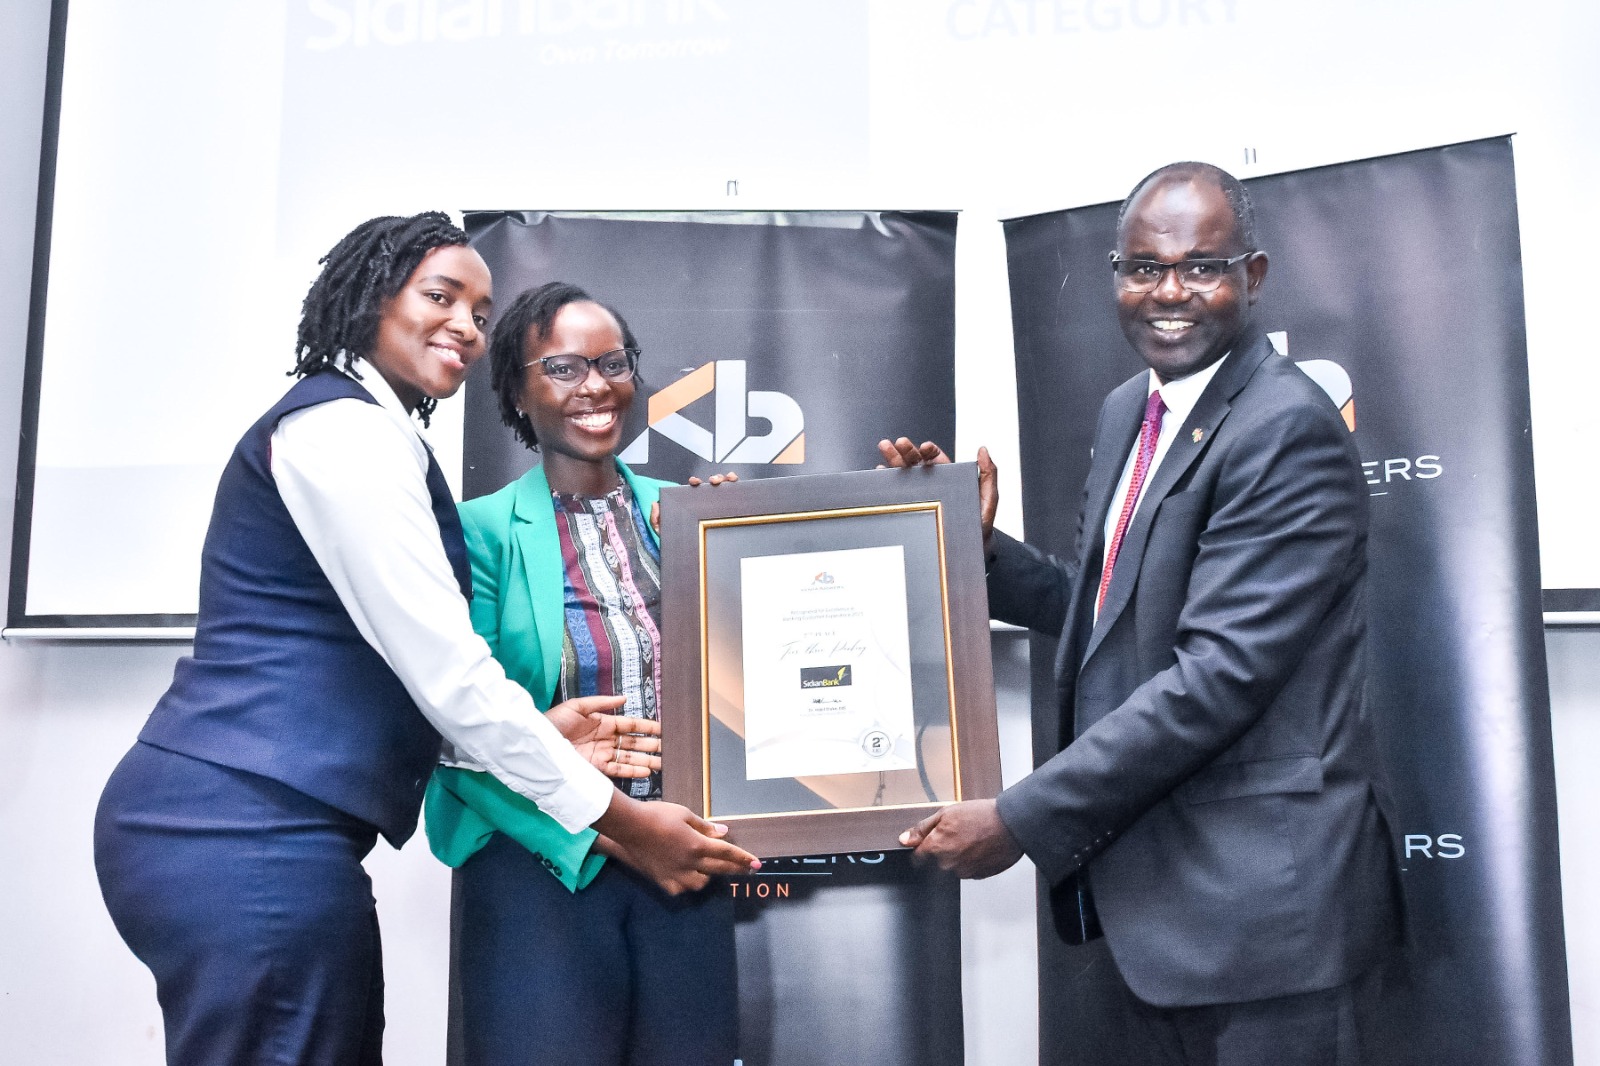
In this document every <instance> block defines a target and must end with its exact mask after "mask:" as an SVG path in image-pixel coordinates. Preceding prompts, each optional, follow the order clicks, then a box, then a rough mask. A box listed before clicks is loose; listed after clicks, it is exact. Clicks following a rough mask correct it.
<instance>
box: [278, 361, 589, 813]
mask: <svg viewBox="0 0 1600 1066" xmlns="http://www.w3.org/2000/svg"><path fill="white" fill-rule="evenodd" d="M356 366H357V369H358V372H359V373H360V374H361V385H362V387H363V388H365V389H366V390H367V392H369V393H371V394H372V398H373V399H375V400H377V401H378V402H377V403H376V404H370V403H367V402H366V401H364V400H359V399H355V398H347V399H339V400H332V401H330V402H328V403H323V404H318V405H317V406H315V407H307V408H303V409H301V410H299V411H295V412H293V413H291V414H289V415H288V416H286V417H285V418H283V420H282V421H280V422H279V423H278V426H277V429H276V431H275V432H274V433H273V434H272V477H273V480H274V481H276V482H277V486H278V493H279V495H280V496H282V498H283V502H284V506H285V507H287V508H288V510H289V515H290V517H292V518H293V519H294V524H295V526H296V528H298V529H299V531H300V535H301V536H303V537H304V538H305V541H306V544H307V546H308V547H310V549H311V554H312V555H313V556H315V557H316V560H317V563H318V564H319V565H320V566H321V567H322V572H323V574H325V575H326V576H327V578H328V581H329V582H330V583H331V584H332V585H333V588H334V591H335V592H336V593H337V594H338V596H339V601H340V602H341V603H342V604H344V607H345V610H347V611H349V612H350V618H351V620H352V621H353V622H355V625H356V628H357V629H358V630H360V632H361V635H362V636H363V637H365V638H366V640H367V643H369V644H371V645H372V647H373V648H374V649H376V650H377V652H378V654H379V655H381V656H383V659H384V661H385V662H386V663H388V664H389V667H390V669H392V670H393V671H394V672H395V674H396V675H398V676H399V678H400V681H401V683H402V684H404V685H405V688H406V691H407V692H408V693H410V694H411V698H412V699H413V700H415V701H416V704H417V707H418V708H420V709H421V711H422V713H423V715H424V716H426V718H427V719H428V721H429V722H431V723H432V724H433V727H434V728H435V729H437V730H438V731H439V732H440V733H441V734H442V735H443V736H444V738H445V761H446V762H447V763H450V764H452V765H464V766H467V767H469V768H470V769H475V770H476V769H484V770H488V771H489V772H490V773H492V774H494V776H495V777H497V778H499V779H500V780H501V781H503V782H504V783H505V784H506V786H507V787H509V788H510V789H512V790H513V791H514V792H517V793H519V794H521V795H523V796H526V797H527V798H528V799H530V800H532V801H533V802H534V803H536V804H538V805H539V807H540V809H542V810H544V811H545V812H546V813H548V814H549V815H550V816H551V817H553V818H555V820H556V821H558V822H560V823H561V825H562V827H563V828H565V829H566V830H567V831H568V832H577V831H578V830H580V829H583V828H584V827H586V826H588V825H589V824H590V823H592V822H593V821H594V820H595V819H597V818H599V817H600V816H601V815H602V814H604V813H605V810H606V808H607V806H608V805H609V804H610V802H611V798H612V795H613V794H614V792H615V789H614V788H613V786H612V783H611V781H610V780H609V779H608V778H606V776H605V775H604V774H602V773H601V772H600V771H599V770H598V769H596V768H595V767H593V766H591V765H590V764H589V762H588V761H587V760H585V759H584V758H583V757H582V756H580V755H579V754H578V753H577V751H576V750H575V749H574V748H573V746H572V745H571V744H570V743H568V741H567V740H566V739H565V738H564V737H562V736H561V733H560V731H559V730H557V729H556V727H555V726H553V725H551V724H550V723H549V722H548V721H546V720H545V717H544V715H543V714H541V713H540V712H539V709H538V708H537V707H535V706H534V703H533V699H532V697H530V696H529V695H528V693H527V691H526V690H525V689H523V687H522V686H521V685H518V684H517V683H516V682H514V681H512V680H510V679H509V678H507V677H506V675H505V671H504V670H502V669H501V667H500V664H499V663H498V662H496V661H495V660H494V657H493V656H492V655H490V654H489V646H488V645H487V644H485V643H484V641H483V638H482V637H480V636H478V634H476V633H474V632H473V630H472V621H471V618H470V616H469V614H468V608H467V601H466V599H465V597H463V596H462V595H461V588H460V586H459V585H458V584H457V582H456V577H455V573H454V571H453V570H452V569H451V567H450V560H449V558H448V557H447V556H446V555H445V551H444V543H443V542H442V541H441V540H440V538H439V524H438V522H437V520H436V519H435V518H434V516H433V505H432V500H431V497H430V496H429V493H428V486H427V471H428V452H427V445H426V444H425V443H423V440H422V437H421V436H420V435H419V434H418V432H417V429H416V426H415V425H414V424H413V423H412V421H411V416H410V415H409V414H407V413H406V409H405V407H404V405H402V404H401V402H400V400H399V398H398V397H397V396H395V394H394V390H393V389H391V388H390V387H389V384H388V382H386V381H384V379H383V376H382V375H381V374H379V373H378V372H377V370H376V369H375V368H374V367H372V366H371V365H370V364H368V363H365V362H361V361H357V364H356Z"/></svg>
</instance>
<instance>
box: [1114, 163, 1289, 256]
mask: <svg viewBox="0 0 1600 1066" xmlns="http://www.w3.org/2000/svg"><path fill="white" fill-rule="evenodd" d="M1168 178H1204V179H1206V180H1208V181H1210V182H1212V183H1213V184H1215V185H1216V187H1217V188H1218V189H1221V190H1222V195H1223V197H1224V198H1225V199H1226V200H1227V201H1228V207H1229V208H1231V209H1232V210H1233V224H1234V231H1235V232H1236V233H1237V234H1238V235H1239V240H1241V241H1242V242H1244V246H1245V249H1246V250H1247V251H1252V252H1253V251H1257V250H1259V247H1260V246H1259V245H1258V244H1257V243H1256V241H1257V237H1256V208H1255V204H1254V203H1252V202H1251V200H1250V193H1249V191H1248V190H1247V189H1246V188H1245V187H1244V183H1243V182H1241V181H1240V180H1239V179H1238V178H1236V177H1234V176H1233V175H1232V174H1229V173H1228V172H1227V171H1226V170H1223V169H1222V168H1221V167H1219V166H1213V165H1212V164H1210V163H1197V162H1194V161H1193V160H1187V161H1185V162H1182V163H1168V164H1167V165H1166V166H1164V167H1159V168H1157V169H1155V170H1152V171H1151V172H1150V173H1148V174H1146V175H1145V176H1144V177H1142V178H1140V179H1139V184H1137V185H1135V186H1134V187H1133V191H1132V192H1130V193H1128V196H1127V199H1125V200H1123V201H1122V206H1121V207H1119V208H1117V239H1118V240H1119V241H1120V240H1121V238H1122V222H1123V219H1125V218H1127V217H1128V205H1129V204H1131V203H1133V201H1134V198H1135V197H1137V196H1138V195H1139V194H1140V193H1141V192H1143V191H1144V188H1145V186H1147V185H1149V184H1151V183H1152V182H1156V181H1166V180H1167V179H1168Z"/></svg>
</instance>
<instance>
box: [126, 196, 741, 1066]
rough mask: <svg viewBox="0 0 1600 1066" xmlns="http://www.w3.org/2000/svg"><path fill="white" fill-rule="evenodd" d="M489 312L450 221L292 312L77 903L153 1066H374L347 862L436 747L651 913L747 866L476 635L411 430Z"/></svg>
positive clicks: (404, 804) (461, 559)
mask: <svg viewBox="0 0 1600 1066" xmlns="http://www.w3.org/2000/svg"><path fill="white" fill-rule="evenodd" d="M489 309H490V279H489V271H488V268H487V267H486V266H485V265H484V262H483V260H482V258H481V257H479V255H478V254H477V252H475V251H474V250H472V249H471V248H470V247H468V245H467V237H466V234H465V233H463V232H462V231H461V230H459V229H457V228H456V227H455V226H454V225H452V224H451V223H450V221H449V219H448V218H447V217H446V216H444V215H441V214H438V213H428V214H422V215H416V216H413V217H409V218H394V217H387V218H378V219H373V220H371V221H369V222H366V223H363V224H362V225H361V226H358V227H357V228H356V229H355V230H354V231H352V232H351V233H350V234H349V235H348V236H346V237H345V238H344V239H343V240H342V241H340V242H339V244H338V245H336V246H335V247H334V249H333V250H332V251H331V252H329V253H328V255H327V256H326V257H325V258H324V260H323V268H322V271H321V273H320V275H319V276H318V277H317V280H316V281H315V282H314V283H313V284H312V286H311V290H310V292H309V293H308V294H307V296H306V299H305V304H304V308H303V312H302V317H301V322H300V330H299V338H298V344H297V347H296V353H297V356H298V361H297V363H296V366H295V371H294V372H295V373H296V374H297V375H299V376H300V378H301V380H300V381H299V382H298V383H297V384H296V385H295V386H294V387H293V388H291V389H290V390H289V392H288V393H287V394H286V395H285V396H284V398H283V399H282V400H280V401H279V402H278V403H277V404H275V405H274V406H273V407H272V409H271V410H269V411H268V412H267V413H266V414H265V415H263V416H262V418H261V419H260V420H259V421H257V422H256V424H255V425H254V426H252V427H251V428H250V429H249V430H248V431H247V432H246V433H245V435H244V437H243V439H241V440H240V442H239V444H238V446H237V447H236V448H235V450H234V453H233V456H232V458H231V459H230V460H229V462H228V464H227V466H226V468H225V469H224V471H223V474H222V479H221V481H220V483H219V485H218V488H217V498H216V503H215V505H214V508H213V511H212V516H211V525H210V527H209V529H208V531H207V533H206V541H205V548H204V552H203V555H202V557H201V577H200V612H199V618H198V621H197V624H196V630H195V642H194V654H193V655H192V656H189V657H185V658H183V659H182V660H180V661H179V663H178V666H177V669H176V671H175V674H174V677H173V682H172V686H171V687H170V688H169V689H168V690H167V692H166V694H165V695H164V696H163V697H162V698H161V701H160V702H159V703H158V704H157V705H156V709H155V711H154V712H153V713H152V714H151V716H150V719H149V721H148V722H147V723H146V725H145V727H144V729H143V731H142V732H141V733H140V735H139V740H138V742H137V743H136V744H134V746H133V748H132V750H130V751H129V753H128V754H127V756H126V757H124V759H123V761H122V762H121V764H120V765H119V766H118V768H117V769H116V771H115V772H114V773H113V774H112V777H111V780H110V782H109V783H108V784H107V785H106V789H105V792H104V794H103V795H102V797H101V801H100V808H99V812H98V815H97V817H96V822H95V865H96V869H97V870H98V872H99V875H100V885H101V891H102V893H103V895H104V896H105V900H106V905H107V907H108V908H109V909H110V911H111V916H112V919H113V921H114V922H115V923H116V925H117V929H118V931H119V932H120V933H121V934H122V936H123V939H124V940H126V941H127V942H128V945H129V946H130V947H131V948H132V949H133V951H134V953H135V954H136V955H138V956H139V958H140V959H141V960H143V961H144V962H145V963H146V964H147V965H148V966H149V967H150V969H151V971H152V972H153V973H154V975H155V978H156V993H157V996H158V998H159V1000H160V1002H161V1007H162V1013H163V1016H164V1020H165V1028H166V1038H167V1060H168V1062H169V1063H182V1064H193V1066H219V1064H230V1063H238V1064H246V1063H251V1064H253V1063H285V1064H291V1063H292V1064H296V1066H308V1064H327V1066H349V1064H368V1063H378V1062H381V1058H382V1032H383V970H382V960H381V954H380V950H379V939H378V925H377V916H376V911H375V908H374V905H373V899H372V891H371V885H370V882H369V880H368V878H367V875H366V872H365V870H364V869H363V868H362V865H361V861H362V859H363V858H364V857H365V856H366V854H367V853H368V852H369V851H370V850H371V849H372V847H373V845H374V844H375V843H376V839H377V837H378V835H379V834H382V835H383V836H384V838H385V839H387V840H388V841H389V842H390V843H391V844H393V845H394V846H396V847H399V846H400V845H401V844H402V843H404V842H405V840H406V838H407V837H409V836H410V835H411V833H412V831H413V830H414V829H415V827H416V819H417V812H418V809H419V806H420V804H421V801H422V794H423V789H424V786H425V785H426V783H427V780H428V777H429V774H430V772H431V770H432V768H433V766H434V765H435V763H437V762H438V761H439V759H440V752H441V735H442V736H443V738H444V744H443V750H444V756H445V759H446V761H447V762H449V761H455V760H459V761H462V762H464V763H467V764H470V765H473V766H475V767H482V768H483V769H484V770H486V771H487V772H488V773H490V774H492V775H493V776H494V777H495V778H496V779H497V780H499V781H501V782H503V783H504V784H505V785H506V786H507V788H508V789H510V790H511V791H512V792H513V793H515V794H516V795H518V796H520V797H522V798H524V799H526V800H529V801H531V802H532V803H534V804H536V805H537V806H538V807H539V808H540V809H541V810H543V811H545V812H546V813H548V814H549V816H550V817H551V818H553V819H555V821H556V822H558V823H559V824H561V825H562V826H564V827H565V828H567V829H568V830H571V831H574V832H576V831H581V830H583V829H585V828H586V827H589V826H593V827H594V828H595V829H597V830H599V831H600V832H602V833H604V834H605V835H606V836H607V837H608V838H609V839H614V840H616V841H617V842H618V847H619V850H620V851H623V852H625V853H626V855H627V857H628V861H629V862H630V863H631V864H632V865H634V866H635V867H636V868H638V869H639V870H641V871H642V872H643V873H644V874H645V876H647V877H649V878H650V879H651V880H652V881H654V882H655V883H656V884H658V885H660V886H661V887H662V889H663V891H665V892H667V893H669V894H671V893H676V892H679V891H683V890H686V889H687V890H693V889H699V888H702V887H703V886H704V885H705V884H706V882H707V879H708V875H712V874H718V873H731V872H735V871H742V870H744V869H747V868H749V866H750V864H751V863H752V862H753V861H754V860H753V859H752V858H751V857H750V856H749V855H747V854H745V853H744V852H742V851H740V850H739V849H737V848H734V847H733V846H732V845H730V844H727V843H726V842H724V841H721V840H718V839H715V837H716V836H718V835H720V832H721V830H720V827H715V826H712V825H711V824H710V823H707V822H704V821H703V820H701V819H698V818H696V817H695V816H694V815H692V814H691V813H690V812H689V811H687V810H685V809H683V808H681V807H670V806H669V805H665V804H645V803H641V802H638V801H637V800H633V799H631V798H630V797H627V796H625V795H623V794H622V793H621V792H619V791H618V790H616V789H615V788H614V787H613V786H612V784H611V782H610V781H609V780H608V779H607V777H606V776H604V775H603V774H602V773H601V772H600V770H599V769H596V766H597V765H598V766H600V767H601V768H602V769H604V770H605V771H606V772H607V773H610V774H612V775H615V776H628V775H637V774H646V775H648V773H649V772H650V771H651V770H652V769H653V768H655V767H656V766H658V765H659V763H658V761H657V757H656V756H655V755H653V754H652V752H653V750H654V748H655V741H654V740H653V738H649V737H645V736H641V735H636V734H642V733H645V732H649V731H650V730H651V726H649V725H640V724H633V725H630V720H629V719H627V718H622V717H618V716H614V715H612V714H610V713H607V712H610V711H612V710H614V709H615V708H616V706H617V705H618V704H619V703H620V702H621V701H619V700H616V699H601V700H574V701H569V702H568V703H566V704H564V705H562V706H561V707H557V708H555V709H553V710H552V711H551V713H550V714H549V715H548V716H546V715H541V714H539V713H538V711H537V709H536V708H535V707H534V704H533V701H532V700H531V699H530V698H529V696H528V694H527V692H526V690H524V689H523V688H522V687H521V686H519V685H517V684H516V683H515V682H512V681H510V680H508V679H507V678H506V676H505V673H504V671H503V670H502V669H501V668H500V666H499V665H498V664H497V663H496V662H495V661H494V659H493V658H492V657H491V656H490V654H489V649H488V647H487V646H486V645H485V644H484V642H483V640H482V639H481V638H480V637H478V636H477V635H476V634H475V633H473V631H472V628H471V622H470V619H469V617H468V607H467V597H468V596H469V595H470V594H471V577H470V574H469V570H468V562H467V556H466V550H465V545H464V543H463V540H462V534H461V525H460V522H459V519H458V518H457V516H456V511H455V507H454V504H453V502H452V500H451V497H450V493H449V489H448V487H447V486H446V484H445V481H444V477H443V474H442V472H441V471H440V469H439V466H438V464H437V463H436V462H435V461H434V459H433V456H432V454H431V452H430V450H429V448H428V446H427V445H426V443H424V441H423V440H422V438H421V436H420V435H419V434H418V433H417V431H416V428H415V426H414V424H413V423H412V421H411V418H412V415H413V414H416V415H420V416H421V417H422V418H423V420H424V422H426V419H427V416H428V414H429V413H430V412H431V410H432V409H433V406H434V404H435V403H436V402H437V401H438V400H439V399H441V398H443V397H446V396H450V395H452V394H453V393H455V392H456V390H457V389H459V388H460V387H461V383H462V380H463V379H464V377H465V375H466V372H467V368H468V367H469V366H471V364H472V363H473V362H474V361H476V360H477V359H478V358H479V357H480V356H481V355H482V354H483V351H484V349H485V330H486V327H487V318H488V314H489ZM558 730H559V731H558ZM563 733H565V734H567V735H568V736H570V737H571V738H573V739H574V741H576V742H577V743H579V745H580V747H581V749H582V751H583V752H584V754H580V752H579V750H576V749H574V747H573V745H572V744H571V743H568V742H567V740H565V739H563Z"/></svg>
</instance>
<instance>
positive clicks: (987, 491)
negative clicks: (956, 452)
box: [878, 437, 1000, 550]
mask: <svg viewBox="0 0 1600 1066" xmlns="http://www.w3.org/2000/svg"><path fill="white" fill-rule="evenodd" d="M878 454H879V455H881V456H883V465H885V466H893V467H912V466H924V465H926V466H936V465H938V464H939V463H948V462H949V461H950V457H949V456H948V455H946V454H945V452H944V449H943V448H941V447H939V446H938V445H937V444H935V443H933V441H931V440H925V441H923V442H922V443H921V444H912V443H911V439H910V438H909V437H899V438H896V439H895V440H880V441H879V442H878ZM999 509H1000V471H999V470H998V469H996V467H995V465H994V460H993V459H991V458H989V449H988V448H979V449H978V518H979V521H981V522H982V523H983V546H984V549H985V550H987V549H988V547H989V537H990V535H992V534H993V533H994V516H995V512H996V511H998V510H999Z"/></svg>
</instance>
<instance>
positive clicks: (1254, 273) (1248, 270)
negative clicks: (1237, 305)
mask: <svg viewBox="0 0 1600 1066" xmlns="http://www.w3.org/2000/svg"><path fill="white" fill-rule="evenodd" d="M1266 280H1267V253H1266V252H1257V253H1256V254H1255V255H1253V256H1251V257H1250V259H1249V260H1248V261H1247V262H1246V263H1245V265H1244V292H1245V298H1246V300H1247V301H1248V302H1249V303H1250V304H1251V305H1252V306H1254V304H1255V302H1256V297H1258V296H1260V295H1261V283H1262V282H1263V281H1266Z"/></svg>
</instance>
